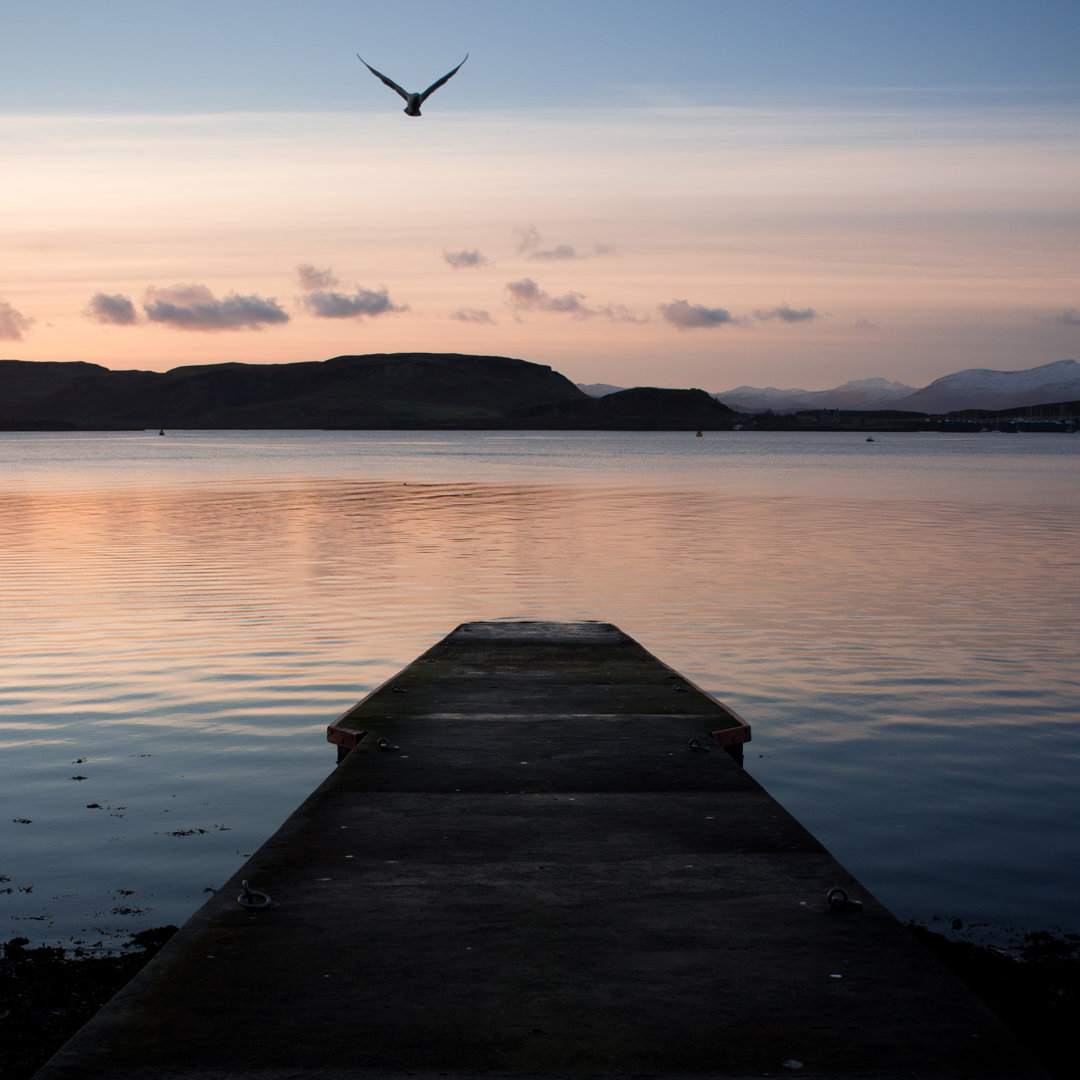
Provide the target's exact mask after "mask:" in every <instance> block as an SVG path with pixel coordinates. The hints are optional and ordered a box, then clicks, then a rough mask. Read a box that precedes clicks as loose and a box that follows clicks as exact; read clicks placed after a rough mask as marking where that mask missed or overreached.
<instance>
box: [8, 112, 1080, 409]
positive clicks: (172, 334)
mask: <svg viewBox="0 0 1080 1080" xmlns="http://www.w3.org/2000/svg"><path fill="white" fill-rule="evenodd" d="M0 136H2V137H3V138H4V139H5V143H6V145H8V147H9V158H8V161H7V163H6V165H5V175H4V177H3V178H2V179H0V185H2V190H3V195H4V202H5V207H6V209H7V211H8V212H7V215H6V222H7V224H6V226H5V228H4V230H3V240H4V244H5V249H6V251H7V254H8V259H7V261H6V265H5V268H4V269H3V270H2V271H0V300H4V301H7V303H8V304H10V305H11V307H12V308H13V309H14V310H15V311H17V312H18V313H20V314H21V315H22V316H23V317H24V318H26V319H30V320H33V322H32V323H31V324H30V325H29V326H27V327H25V329H24V330H23V332H22V340H14V339H12V336H11V335H10V334H9V335H8V338H9V340H0V356H7V357H14V358H18V359H24V360H86V361H90V362H94V363H99V364H103V365H104V366H106V367H110V368H114V369H117V368H146V369H156V370H163V369H166V368H169V367H175V366H179V365H183V364H191V363H214V362H222V361H244V362H274V363H285V362H292V361H299V360H321V359H325V358H327V357H329V356H334V355H338V354H341V353H350V352H376V351H390V352H393V351H405V350H414V349H415V350H431V351H460V352H474V353H497V354H503V355H510V356H519V357H522V358H523V359H527V360H533V361H537V362H541V363H547V364H551V365H552V366H553V367H555V368H556V369H558V370H560V371H562V372H563V374H565V375H567V376H568V377H569V378H571V379H574V380H577V381H582V382H593V381H604V382H612V383H616V384H620V385H632V384H634V383H646V382H652V383H656V382H661V383H663V384H664V385H699V386H704V387H705V388H707V389H712V390H721V389H724V388H726V387H732V386H735V385H738V384H739V383H745V382H754V383H757V384H762V383H772V384H774V385H808V384H810V381H811V376H812V377H813V379H814V380H816V382H815V383H814V385H835V384H836V383H838V382H842V381H845V380H846V379H849V378H867V377H870V376H873V375H887V376H888V377H890V378H898V379H902V380H904V381H908V382H911V383H913V384H914V385H922V384H923V383H925V382H928V381H930V380H931V379H933V378H936V377H938V376H940V375H943V374H947V373H948V372H950V371H954V370H957V369H959V368H962V367H969V366H980V367H1001V368H1021V367H1029V366H1033V365H1034V364H1037V363H1045V362H1048V361H1050V360H1055V359H1062V358H1065V357H1066V356H1069V355H1075V354H1076V352H1077V349H1076V344H1075V342H1076V338H1077V328H1076V327H1075V326H1071V325H1069V324H1068V320H1067V319H1065V320H1063V319H1062V314H1063V313H1064V312H1067V311H1070V310H1075V309H1076V308H1077V307H1078V305H1080V296H1078V294H1077V292H1076V281H1075V250H1076V239H1077V238H1076V226H1075V221H1076V209H1077V204H1078V202H1080V196H1078V194H1077V193H1078V192H1080V149H1078V147H1077V145H1076V142H1075V138H1074V137H1073V136H1072V135H1071V134H1070V128H1069V123H1068V118H1067V117H1066V116H1065V115H1064V114H1063V115H1062V116H1061V117H1055V116H1054V115H1052V114H1048V113H1046V112H1045V111H1044V112H1042V113H1040V114H1038V116H1025V115H1023V114H1020V113H1014V114H1003V115H995V116H994V117H992V118H988V117H986V116H977V117H975V118H974V119H972V118H971V117H968V116H965V115H964V114H960V113H957V114H956V115H953V116H951V117H942V116H941V115H940V114H938V113H936V114H934V115H933V116H930V115H926V116H923V115H921V114H919V113H917V112H914V111H911V112H899V111H894V112H892V113H889V112H882V111H880V110H879V111H876V112H870V111H867V112H866V113H860V112H858V111H853V110H848V111H846V112H845V111H841V110H837V111H831V112H830V111H827V110H821V109H806V110H802V111H790V110H789V111H786V112H782V111H779V110H776V111H768V110H762V109H744V110H738V109H727V110H719V109H699V110H694V109H679V110H673V109H656V108H652V109H649V108H643V109H636V110H631V109H627V110H623V111H619V112H616V113H610V114H607V115H604V114H601V115H597V116H592V117H590V116H584V117H582V116H581V115H579V114H576V113H539V112H537V113H532V114H530V113H528V112H524V113H518V114H515V115H514V117H513V118H511V119H507V118H505V117H489V116H479V115H475V116H474V115H469V114H455V113H453V112H450V111H447V112H446V113H445V114H443V115H441V116H440V117H439V118H438V123H434V122H433V123H431V124H427V125H424V124H422V123H421V122H419V121H418V122H416V123H415V124H411V125H410V124H409V123H408V122H402V121H401V120H400V118H398V117H396V116H390V115H388V116H382V115H380V116H377V117H374V118H373V117H370V116H354V115H346V114H312V115H301V114H274V115H270V114H263V115H238V116H228V115H224V116H193V117H137V116H133V117H109V118H100V117H98V118H86V117H43V118H26V117H9V118H0ZM530 227H533V228H535V229H536V230H537V233H538V237H539V239H537V240H536V242H535V243H534V244H533V246H532V247H528V246H523V242H522V234H521V232H520V230H524V229H528V228H530ZM462 251H465V252H472V251H476V252H479V253H480V255H481V256H482V257H483V259H484V260H485V261H484V262H483V263H482V264H481V265H477V266H471V267H462V268H459V269H454V268H453V267H452V266H451V265H450V264H449V263H448V262H447V261H446V259H445V258H444V255H445V253H447V252H451V253H452V252H462ZM544 252H548V253H549V255H558V254H562V255H563V256H564V257H548V258H543V257H540V256H542V255H543V254H544ZM570 256H573V257H570ZM299 264H310V265H313V266H315V267H317V268H319V269H330V270H332V272H333V274H334V276H335V277H336V279H337V282H338V284H337V285H336V286H334V287H333V288H334V289H335V290H336V291H337V292H339V293H341V294H345V295H352V294H354V293H355V292H356V290H365V291H367V292H376V293H377V292H380V291H381V290H384V289H385V291H386V295H387V298H388V300H389V302H390V303H391V304H392V305H395V306H397V307H406V308H407V310H401V311H393V310H391V311H386V312H383V313H381V314H375V315H367V316H364V317H361V318H325V317H323V318H320V317H316V315H315V314H314V313H313V311H312V310H311V309H310V307H309V306H306V305H305V303H304V291H303V289H302V288H301V286H300V283H299V281H298V279H297V276H296V267H297V266H298V265H299ZM524 279H531V280H532V281H534V282H535V283H536V290H537V292H538V295H539V296H540V297H541V298H542V299H541V300H540V301H538V302H537V303H535V304H533V306H531V307H528V306H525V307H523V306H520V305H519V306H517V307H514V306H513V305H512V304H511V303H509V301H510V300H511V294H510V292H509V291H508V290H507V288H506V286H507V284H508V283H511V282H521V281H523V280H524ZM177 284H198V285H202V286H205V287H206V288H208V289H209V290H210V291H211V292H212V294H213V296H214V297H215V298H216V299H218V300H223V299H224V298H226V297H227V296H229V295H230V294H234V293H235V294H239V295H240V296H244V297H257V298H260V299H261V300H270V299H273V300H274V301H276V303H277V305H278V306H279V307H280V308H281V309H282V310H283V311H284V312H286V313H287V314H288V316H289V320H288V321H287V322H285V321H280V322H275V323H272V324H267V325H264V326H263V328H262V329H260V330H254V329H242V330H222V331H217V332H201V331H185V330H181V329H176V328H173V327H172V326H169V325H163V324H155V323H152V322H148V321H147V319H146V317H145V314H144V312H143V303H144V301H145V299H146V291H147V290H148V289H150V288H154V287H156V288H159V289H162V288H165V289H167V288H169V287H172V286H175V285H177ZM96 293H104V294H106V295H108V296H115V295H119V296H123V297H125V298H127V299H129V300H130V301H131V302H132V303H133V304H134V308H135V311H136V313H137V320H138V321H137V323H136V324H135V325H127V326H123V325H101V324H99V323H96V322H94V321H91V320H89V319H87V318H86V317H85V315H84V314H83V313H84V310H85V309H86V307H87V304H88V303H89V301H90V299H91V297H92V296H93V295H94V294H96ZM568 298H575V299H568ZM678 300H686V301H687V302H688V303H689V304H691V305H695V306H698V307H700V308H702V309H706V310H707V311H710V312H718V311H721V310H722V311H726V312H728V313H729V316H730V321H725V320H722V319H719V320H718V322H717V324H716V325H705V326H700V327H696V328H691V329H679V328H678V327H677V326H675V325H672V324H671V323H669V322H667V321H665V319H664V317H663V315H662V313H661V310H660V307H659V305H661V304H670V303H672V302H674V301H678ZM545 306H546V307H548V308H552V309H554V310H544V307H545ZM781 308H786V309H787V312H788V315H790V314H791V312H806V311H812V312H813V313H815V315H814V317H810V316H807V317H804V318H803V319H797V318H795V317H788V318H785V317H780V316H778V315H776V314H775V312H777V311H778V309H781ZM568 309H569V310H568ZM762 313H764V316H763V314H762ZM769 313H774V314H772V315H771V316H770V315H769ZM455 314H457V315H458V316H459V317H457V318H455V317H454V316H455Z"/></svg>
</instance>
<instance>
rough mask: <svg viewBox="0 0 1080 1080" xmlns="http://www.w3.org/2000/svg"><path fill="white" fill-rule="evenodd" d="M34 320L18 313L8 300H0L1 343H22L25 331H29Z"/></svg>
mask: <svg viewBox="0 0 1080 1080" xmlns="http://www.w3.org/2000/svg"><path fill="white" fill-rule="evenodd" d="M33 322H34V320H33V319H31V318H29V317H28V316H26V315H23V314H22V312H20V311H16V310H15V309H14V308H13V307H12V306H11V304H10V303H9V302H8V301H7V300H0V341H22V340H23V331H24V330H29V329H30V327H31V326H32V325H33Z"/></svg>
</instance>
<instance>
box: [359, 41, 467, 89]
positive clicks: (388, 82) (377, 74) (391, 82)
mask: <svg viewBox="0 0 1080 1080" xmlns="http://www.w3.org/2000/svg"><path fill="white" fill-rule="evenodd" d="M356 59H357V60H359V61H360V63H361V64H363V65H364V67H366V68H367V69H368V71H370V72H371V74H372V75H374V76H375V78H376V79H381V80H382V81H383V82H384V83H386V85H387V86H389V87H390V89H391V90H394V91H396V92H397V93H399V94H400V95H401V96H402V97H403V98H404V99H405V100H406V101H408V100H409V95H408V94H407V93H406V92H405V91H404V90H402V89H401V87H400V86H398V84H397V83H396V82H394V80H393V79H388V78H387V77H386V76H385V75H384V74H383V73H382V72H381V71H376V70H375V69H374V68H373V67H372V66H371V65H370V64H369V63H368V62H367V61H366V60H365V59H364V58H363V57H362V56H361V55H360V54H359V53H357V54H356ZM464 63H465V61H464V60H462V61H461V64H464ZM461 64H458V67H461ZM454 71H457V68H454ZM454 71H451V72H450V75H453V74H454ZM450 75H447V76H446V78H445V79H441V80H440V81H439V82H437V83H436V84H435V86H441V85H442V83H444V82H446V79H449V78H450ZM435 86H433V87H432V88H431V90H434V89H435ZM431 90H429V91H428V93H429V94H430V93H431Z"/></svg>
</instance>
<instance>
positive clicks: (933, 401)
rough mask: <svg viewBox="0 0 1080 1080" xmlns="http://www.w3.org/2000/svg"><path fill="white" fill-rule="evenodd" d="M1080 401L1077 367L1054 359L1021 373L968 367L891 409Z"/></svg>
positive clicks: (1079, 369)
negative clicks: (1049, 362) (1050, 362)
mask: <svg viewBox="0 0 1080 1080" xmlns="http://www.w3.org/2000/svg"><path fill="white" fill-rule="evenodd" d="M1077 400H1080V364H1078V363H1077V362H1076V361H1075V360H1056V361H1054V363H1052V364H1041V365H1040V366H1039V367H1033V368H1027V369H1026V370H1024V371H992V370H990V369H989V368H968V369H967V370H965V371H957V372H954V373H953V374H952V375H945V376H944V377H943V378H940V379H935V380H934V381H933V382H932V383H931V384H930V385H929V386H924V387H923V388H922V389H921V390H916V391H915V392H914V393H912V394H909V395H908V396H907V397H903V398H900V400H899V401H897V402H895V404H894V405H892V406H890V407H891V408H897V409H906V410H911V411H913V412H925V413H946V412H955V411H956V410H958V409H1016V408H1020V407H1022V406H1024V405H1049V404H1053V403H1054V402H1055V401H1077Z"/></svg>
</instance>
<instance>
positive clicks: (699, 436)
mask: <svg viewBox="0 0 1080 1080" xmlns="http://www.w3.org/2000/svg"><path fill="white" fill-rule="evenodd" d="M694 438H696V439H700V438H701V432H700V431H699V432H698V433H697V435H695V436H694Z"/></svg>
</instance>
